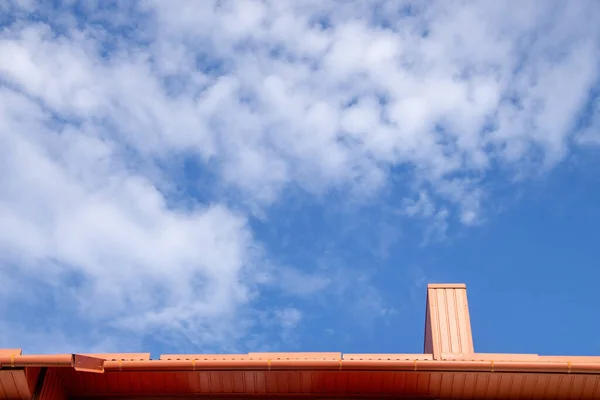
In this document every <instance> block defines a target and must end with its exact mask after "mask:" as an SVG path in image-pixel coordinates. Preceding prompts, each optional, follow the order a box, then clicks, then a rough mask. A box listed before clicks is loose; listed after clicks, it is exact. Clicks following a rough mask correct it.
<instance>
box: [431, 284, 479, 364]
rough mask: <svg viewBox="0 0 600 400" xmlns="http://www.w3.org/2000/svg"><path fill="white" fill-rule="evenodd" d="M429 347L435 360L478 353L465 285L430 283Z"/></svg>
mask: <svg viewBox="0 0 600 400" xmlns="http://www.w3.org/2000/svg"><path fill="white" fill-rule="evenodd" d="M425 349H426V352H431V354H433V356H434V358H435V359H441V358H443V356H444V354H470V353H473V352H474V350H473V337H472V334H471V321H470V318H469V305H468V302H467V289H466V287H465V285H462V284H457V285H429V286H428V289H427V311H426V325H425Z"/></svg>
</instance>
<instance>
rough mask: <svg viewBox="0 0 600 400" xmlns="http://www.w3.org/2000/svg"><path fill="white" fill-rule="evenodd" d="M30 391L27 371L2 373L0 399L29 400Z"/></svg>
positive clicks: (16, 370)
mask: <svg viewBox="0 0 600 400" xmlns="http://www.w3.org/2000/svg"><path fill="white" fill-rule="evenodd" d="M29 398H30V391H29V386H28V384H27V376H26V375H25V370H23V369H15V370H4V371H0V399H8V400H17V399H18V400H29Z"/></svg>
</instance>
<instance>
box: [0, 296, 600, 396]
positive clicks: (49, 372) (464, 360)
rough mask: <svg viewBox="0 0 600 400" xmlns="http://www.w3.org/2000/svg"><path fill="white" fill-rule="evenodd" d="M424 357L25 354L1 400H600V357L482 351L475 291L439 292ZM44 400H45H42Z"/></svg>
mask: <svg viewBox="0 0 600 400" xmlns="http://www.w3.org/2000/svg"><path fill="white" fill-rule="evenodd" d="M424 347H425V353H424V354H341V353H248V354H228V355H222V354H213V355H209V354H165V355H162V356H161V357H160V358H159V359H157V360H152V359H150V354H149V353H124V354H81V355H79V354H78V355H73V354H67V355H23V354H22V353H21V351H20V349H12V350H11V349H7V350H0V399H22V400H29V399H31V398H32V396H33V398H36V399H40V400H62V399H67V398H71V399H73V398H81V399H83V398H86V399H91V398H111V399H115V398H119V397H136V398H145V397H146V398H147V397H153V398H156V397H166V396H169V397H171V396H176V397H197V396H199V395H200V396H210V397H212V396H219V397H223V396H225V397H231V396H236V397H237V396H254V397H256V396H261V397H264V396H286V397H325V396H326V397H410V398H413V399H414V398H455V397H459V398H482V399H483V398H491V397H494V398H522V397H526V398H561V399H571V398H573V399H574V398H577V399H593V398H598V399H600V357H564V356H538V355H536V354H483V353H476V352H474V351H473V345H472V335H471V327H470V321H469V312H468V304H467V297H466V288H465V287H464V285H430V286H429V287H428V296H427V312H426V324H425V346H424ZM36 396H37V397H36Z"/></svg>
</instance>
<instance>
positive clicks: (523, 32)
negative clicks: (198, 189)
mask: <svg viewBox="0 0 600 400" xmlns="http://www.w3.org/2000/svg"><path fill="white" fill-rule="evenodd" d="M22 3H23V5H25V4H26V3H29V2H22ZM323 3H325V2H317V1H309V2H287V1H264V2H252V1H245V2H242V1H232V2H228V1H224V2H216V1H212V2H209V1H203V2H196V1H178V2H174V1H173V2H164V1H144V2H142V3H141V4H140V5H139V6H123V5H121V6H120V7H119V8H117V10H116V11H107V10H105V9H102V10H100V9H98V10H97V9H94V7H92V6H90V9H89V10H88V13H89V14H88V15H87V18H90V19H94V21H95V24H93V25H92V24H86V23H85V22H84V23H81V24H79V25H77V24H75V22H74V21H75V16H74V15H72V13H71V15H70V14H69V12H68V10H62V11H52V10H50V9H49V8H46V7H40V13H41V14H40V15H42V18H39V21H47V23H44V22H34V21H32V20H31V19H27V18H25V17H24V16H26V15H27V14H26V10H25V8H22V9H20V11H18V12H17V8H18V7H19V5H18V2H13V4H12V6H11V8H9V10H12V11H11V12H13V13H14V16H15V18H16V20H15V21H14V22H11V23H9V24H8V25H7V26H4V27H3V30H2V32H1V33H0V80H1V81H2V82H3V83H4V84H5V85H4V86H2V89H1V92H0V155H1V157H0V160H1V161H0V165H1V167H2V171H1V172H0V187H2V190H1V191H0V226H2V228H1V229H0V250H2V256H1V257H0V260H1V264H0V265H1V266H2V270H1V271H0V272H1V274H2V275H3V276H4V277H6V279H10V280H11V281H13V282H15V283H19V282H23V280H24V279H26V278H27V279H34V280H39V281H46V282H52V283H53V284H54V285H55V286H56V287H60V286H63V287H65V286H67V285H69V283H70V282H71V280H75V281H76V282H77V283H76V284H74V285H73V284H71V286H69V290H68V291H65V292H64V293H63V291H59V290H57V291H56V293H55V297H56V298H60V299H61V301H63V302H64V301H67V300H69V301H76V302H77V304H78V307H77V310H78V311H77V312H79V313H80V314H79V317H80V318H82V319H84V320H86V321H103V322H106V321H109V320H110V321H115V322H114V323H113V325H114V326H116V327H117V328H118V329H121V330H137V331H139V330H142V329H147V328H152V329H157V330H160V331H162V332H163V335H165V337H167V336H169V337H171V336H172V337H180V336H179V335H181V336H183V337H184V338H185V340H190V341H193V342H196V343H203V344H207V345H211V346H212V345H215V344H218V343H222V342H225V341H230V342H231V341H236V340H239V339H240V337H241V335H243V332H245V330H244V329H249V328H248V327H249V326H251V325H252V322H251V320H252V318H251V315H252V313H251V312H248V313H246V311H247V308H248V307H251V304H252V299H253V295H254V293H255V291H256V290H260V289H259V288H260V285H262V284H264V283H265V282H267V281H269V279H265V278H264V273H265V272H264V271H263V270H262V269H261V265H262V261H263V256H264V255H263V254H261V251H260V243H257V242H256V240H255V239H254V237H253V233H252V232H251V230H250V228H249V226H248V223H247V215H246V214H245V212H246V211H247V210H248V209H252V210H254V211H256V210H259V211H260V209H264V208H265V207H269V205H271V204H273V203H276V202H277V201H279V199H280V195H281V193H282V192H284V191H285V190H286V188H288V187H295V188H300V189H301V190H303V191H305V192H307V193H309V194H322V193H325V192H327V191H329V190H332V189H333V190H336V189H341V190H347V191H349V192H351V193H353V194H354V195H358V196H365V197H368V196H376V195H377V193H378V191H379V190H380V189H382V188H383V187H385V186H386V185H389V184H390V180H389V179H388V178H389V177H390V175H391V174H392V172H390V171H391V170H392V169H393V168H401V167H407V169H410V170H411V173H410V174H406V175H405V176H404V175H403V176H401V178H400V180H401V181H402V180H404V181H403V184H404V185H405V186H406V188H408V191H407V199H410V198H414V197H415V195H416V194H420V195H417V196H420V197H419V198H418V200H417V201H414V202H412V203H411V202H410V201H409V200H407V202H406V204H407V207H406V209H405V210H404V212H405V214H408V215H414V216H421V217H426V218H429V219H431V221H432V224H431V226H432V228H431V229H432V230H433V231H434V232H438V233H440V232H441V233H443V232H445V230H446V229H447V226H448V223H449V222H448V221H449V220H450V219H451V218H455V219H457V220H458V221H460V222H461V223H463V224H466V225H472V224H476V223H478V222H479V221H481V219H482V218H483V216H484V214H485V211H486V207H485V201H486V199H487V198H488V193H487V192H486V187H485V186H484V185H483V184H482V183H481V182H482V181H483V179H484V178H485V177H486V176H488V173H489V172H490V171H494V170H495V169H497V168H499V169H500V171H504V172H509V173H512V174H519V175H522V176H525V177H526V176H529V175H530V174H531V173H532V172H536V171H537V170H538V169H539V167H544V168H551V167H552V166H553V165H555V164H556V163H557V162H559V161H560V160H561V159H562V158H563V157H564V156H565V155H566V154H567V153H568V152H569V151H570V148H569V140H570V138H571V135H572V133H573V132H572V131H573V129H572V128H573V124H574V121H575V119H576V118H577V117H578V114H579V112H580V110H581V108H582V106H583V105H584V103H585V102H586V101H587V99H588V96H589V89H590V88H591V87H592V86H593V85H594V84H595V83H596V82H597V79H598V73H597V71H598V61H599V58H598V57H599V54H598V43H599V36H598V35H599V31H598V29H599V28H598V27H599V26H600V24H599V23H598V21H597V17H596V15H597V13H595V12H590V10H597V9H598V8H597V5H596V4H595V3H594V2H585V1H580V2H569V3H565V2H541V1H539V2H536V1H531V2H528V3H527V4H525V5H523V7H519V8H518V9H515V8H510V7H503V6H501V5H496V4H491V3H489V2H485V3H484V2H445V1H440V2H432V3H428V5H427V6H421V7H416V8H415V7H413V10H415V11H414V13H413V14H409V13H405V12H400V11H399V10H402V9H403V7H405V6H406V5H407V4H408V3H406V2H396V1H382V2H379V3H378V7H376V8H372V5H373V3H372V2H366V1H365V2H362V1H351V2H333V3H327V4H323ZM23 7H24V6H23ZM96 7H100V8H101V4H96ZM374 10H379V11H378V12H377V13H375V11H374ZM78 18H83V19H85V18H86V16H85V15H80V16H78ZM594 18H596V20H594ZM131 26H136V27H137V28H136V29H133V30H132V29H129V28H130V27H131ZM597 125H598V124H595V125H593V126H597ZM590 129H592V128H590ZM596 137H597V135H595V134H594V133H593V131H589V132H588V133H586V134H585V135H583V136H581V139H580V141H579V142H580V143H581V144H582V145H585V143H589V142H594V141H595V139H594V138H596ZM183 157H192V158H195V159H197V160H198V161H199V163H200V164H201V165H203V166H207V169H210V170H211V171H213V172H214V173H215V174H216V181H217V185H221V186H222V187H223V188H225V189H226V190H225V191H227V190H230V189H233V190H235V191H238V192H237V193H239V194H241V196H237V197H236V200H235V201H231V200H230V199H227V201H226V200H225V199H223V198H218V197H217V198H211V196H210V194H208V195H207V198H209V199H210V200H209V201H207V202H205V203H202V204H196V205H194V206H193V207H191V209H190V208H189V207H188V208H183V207H179V206H178V205H175V206H173V205H172V204H171V203H170V201H171V200H172V198H173V197H175V193H174V192H175V189H174V188H175V187H176V186H177V182H174V181H176V180H177V179H178V178H177V177H175V176H173V175H171V174H170V173H169V170H168V169H161V168H160V167H159V166H161V165H164V164H169V163H172V162H178V160H180V159H182V158H183ZM232 203H233V204H232ZM244 207H247V208H244ZM234 210H236V211H234ZM267 258H268V255H267ZM287 273H288V278H287V280H286V279H285V276H284V275H285V273H282V274H281V275H279V276H280V277H281V278H282V280H281V282H280V286H282V287H283V290H285V291H288V292H294V291H295V292H299V291H308V292H313V291H319V290H323V289H324V288H325V287H327V286H328V285H329V282H330V281H329V280H328V279H331V278H326V277H312V276H310V274H306V275H304V274H300V275H298V276H297V277H296V278H297V279H300V280H302V281H303V282H304V283H305V286H304V287H302V288H300V287H296V288H293V287H290V286H289V284H286V282H290V277H289V274H290V273H289V271H288V272H287ZM73 275H75V277H73ZM71 283H72V282H71ZM269 284H271V283H269ZM286 285H287V286H286ZM17 287H18V286H15V288H14V290H13V292H12V293H10V292H9V293H5V294H4V295H5V296H9V297H10V296H12V297H10V298H12V299H22V296H23V295H22V294H20V293H19V289H17ZM365 287H369V288H370V286H369V285H366V284H365ZM365 292H368V293H366V297H367V298H368V300H365V301H366V302H369V304H370V305H367V306H366V307H370V309H373V308H376V309H379V310H386V306H385V305H383V304H381V302H382V301H381V298H380V296H379V295H378V294H377V293H375V292H374V289H373V290H371V289H369V290H366V291H365ZM296 294H299V293H296ZM369 299H370V300H369ZM365 304H366V303H365ZM245 310H246V311H245ZM281 312H282V313H285V311H281ZM238 316H239V317H240V318H239V322H235V321H236V318H237V317H238ZM288 320H289V318H288V319H286V321H288ZM282 321H283V320H282ZM282 323H283V322H282ZM286 323H287V322H286ZM284 325H285V323H284ZM232 326H236V327H238V329H236V328H232ZM242 327H243V329H242ZM199 331H201V332H200V333H199Z"/></svg>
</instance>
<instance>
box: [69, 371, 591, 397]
mask: <svg viewBox="0 0 600 400" xmlns="http://www.w3.org/2000/svg"><path fill="white" fill-rule="evenodd" d="M599 381H600V376H598V375H575V374H572V375H558V374H511V373H495V374H493V373H489V372H479V373H469V372H462V373H457V372H410V371H407V372H392V371H385V372H384V371H378V372H366V371H365V372H363V371H341V372H340V371H262V372H257V371H227V372H215V371H206V372H164V371H154V372H124V373H113V372H107V373H106V374H103V375H98V374H93V375H92V374H81V373H75V372H71V376H70V377H69V378H68V379H66V382H67V388H68V391H69V393H70V394H71V396H73V397H76V398H77V397H80V398H85V397H90V396H91V397H110V398H111V399H113V398H114V397H129V396H133V397H144V396H156V397H163V396H174V397H175V396H177V397H180V396H194V395H204V396H239V395H242V394H243V395H251V396H263V397H264V396H277V397H281V396H285V397H287V396H292V397H306V396H319V397H323V396H327V397H411V398H430V397H434V398H464V399H476V398H490V397H493V398H500V399H503V398H508V399H512V398H515V399H516V398H559V399H567V398H585V399H594V398H600V385H599Z"/></svg>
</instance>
